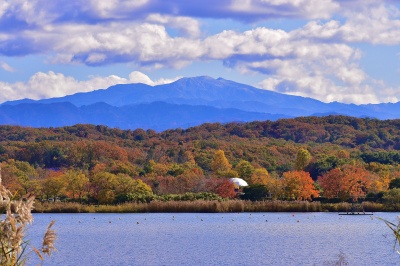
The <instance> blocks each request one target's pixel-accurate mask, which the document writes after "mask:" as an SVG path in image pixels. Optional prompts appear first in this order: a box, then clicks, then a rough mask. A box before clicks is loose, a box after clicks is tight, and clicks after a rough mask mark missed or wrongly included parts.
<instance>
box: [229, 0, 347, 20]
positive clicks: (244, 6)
mask: <svg viewBox="0 0 400 266" xmlns="http://www.w3.org/2000/svg"><path fill="white" fill-rule="evenodd" d="M339 7H340V5H339V4H338V3H336V2H335V1H333V0H233V1H232V5H231V7H230V8H231V10H232V11H233V12H238V13H245V14H249V15H253V16H257V15H261V14H263V15H264V16H267V17H268V16H271V17H272V18H274V17H275V18H276V17H289V18H290V17H291V18H296V17H303V18H308V19H316V18H325V19H326V18H329V17H330V16H331V15H332V14H334V13H335V12H336V11H338V10H339ZM264 19H265V18H264Z"/></svg>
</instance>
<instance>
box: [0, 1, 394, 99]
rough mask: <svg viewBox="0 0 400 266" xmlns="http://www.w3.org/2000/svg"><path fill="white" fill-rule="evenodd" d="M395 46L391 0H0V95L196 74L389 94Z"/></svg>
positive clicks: (294, 88)
mask: <svg viewBox="0 0 400 266" xmlns="http://www.w3.org/2000/svg"><path fill="white" fill-rule="evenodd" d="M399 44H400V4H399V2H398V1H394V0H393V1H391V0H386V1H384V0H218V1H216V0H201V1H200V0H192V1H182V0H168V1H165V0H134V1H133V0H107V1H103V0H74V1H71V0H58V1H53V0H0V102H4V101H7V100H16V99H22V98H31V99H42V98H49V97H58V96H64V95H69V94H73V93H76V92H83V91H92V90H96V89H100V88H107V87H109V86H111V85H114V84H119V83H138V82H141V83H146V84H149V85H157V84H164V83H169V82H172V81H175V80H177V79H178V78H180V77H184V76H203V75H208V76H211V77H214V78H217V77H223V78H225V79H231V80H234V81H237V82H241V83H246V84H249V85H252V86H255V87H258V88H262V89H266V90H272V91H276V92H280V93H286V94H291V95H299V96H306V97H312V98H315V99H318V100H321V101H324V102H332V101H338V102H344V103H356V104H361V103H381V102H398V101H400V79H399V78H398V77H399V74H400V45H399Z"/></svg>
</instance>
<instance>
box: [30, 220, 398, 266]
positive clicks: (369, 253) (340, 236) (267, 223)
mask: <svg viewBox="0 0 400 266" xmlns="http://www.w3.org/2000/svg"><path fill="white" fill-rule="evenodd" d="M399 214H400V213H375V214H374V215H373V216H367V215H359V216H340V215H338V214H337V213H293V214H292V213H230V214H228V213H217V214H202V213H201V214H199V213H193V214H192V213H189V214H188V213H185V214H171V213H167V214H165V213H163V214H35V215H34V218H35V221H34V223H33V225H32V226H31V227H30V228H29V229H28V233H29V236H28V238H29V239H30V240H31V242H32V244H34V245H35V246H37V247H39V246H40V238H41V235H42V233H43V232H44V231H45V229H46V226H47V225H48V223H49V222H50V221H51V220H53V219H54V220H56V224H55V226H54V228H55V229H56V231H57V234H58V240H57V243H56V247H57V249H58V251H57V252H55V253H54V254H53V256H52V257H50V258H46V260H45V261H44V263H43V265H47V266H50V265H140V266H141V265H144V266H146V265H334V262H335V261H338V257H339V256H340V254H342V255H343V256H344V258H345V259H346V260H347V261H348V262H349V265H400V255H399V254H397V253H396V252H395V251H394V250H393V244H394V237H393V235H392V234H391V231H390V230H389V228H388V227H387V226H386V225H385V224H384V222H382V221H380V220H378V219H376V217H382V218H385V219H388V220H390V221H393V222H396V223H397V216H398V215H399ZM39 235H40V237H39ZM31 258H34V254H32V256H31ZM28 265H38V261H37V260H36V259H31V260H30V261H29V263H28Z"/></svg>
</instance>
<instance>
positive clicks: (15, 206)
mask: <svg viewBox="0 0 400 266" xmlns="http://www.w3.org/2000/svg"><path fill="white" fill-rule="evenodd" d="M33 204H34V196H27V197H25V198H24V199H21V200H14V199H13V196H12V194H11V192H10V191H9V190H8V189H6V188H5V187H4V186H3V184H2V183H1V168H0V210H1V213H0V214H1V216H0V265H9V266H15V265H25V263H26V260H27V258H28V256H29V254H31V253H32V252H33V253H36V254H37V255H38V257H39V258H40V259H41V260H43V259H44V255H51V253H52V252H53V251H54V250H55V247H54V242H55V239H56V233H55V231H54V230H53V229H52V226H53V224H54V221H52V222H51V223H50V225H49V226H48V228H47V231H46V233H45V235H44V238H43V244H42V248H41V249H40V250H39V249H37V248H35V247H33V246H31V245H29V241H27V240H26V239H25V232H26V227H27V225H28V224H30V223H32V221H33V216H32V209H33Z"/></svg>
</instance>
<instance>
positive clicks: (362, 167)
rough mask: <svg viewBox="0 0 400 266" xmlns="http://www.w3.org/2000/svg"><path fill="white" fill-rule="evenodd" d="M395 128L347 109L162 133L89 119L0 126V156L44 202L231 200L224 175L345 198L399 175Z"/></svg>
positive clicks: (12, 181) (21, 188) (295, 192)
mask: <svg viewBox="0 0 400 266" xmlns="http://www.w3.org/2000/svg"><path fill="white" fill-rule="evenodd" d="M399 131H400V120H386V121H380V120H376V119H368V118H366V119H359V118H352V117H345V116H327V117H320V118H319V117H304V118H296V119H285V120H278V121H276V122H271V121H265V122H251V123H229V124H224V125H222V124H219V123H215V124H204V125H201V126H198V127H193V128H189V129H186V130H182V129H175V130H168V131H164V132H161V133H156V132H155V131H153V130H147V131H144V130H139V129H138V130H133V131H132V130H119V129H112V128H108V127H105V126H93V125H76V126H71V127H62V128H40V129H37V128H24V127H17V126H1V127H0V160H1V162H2V163H1V166H2V177H3V182H4V183H5V184H6V185H7V186H8V187H10V188H11V189H12V190H14V191H15V192H17V193H18V194H19V195H23V194H25V193H27V192H31V193H35V194H36V195H38V196H39V197H41V198H43V199H44V198H55V197H67V198H71V199H76V200H77V199H79V200H92V201H98V202H105V203H112V202H118V201H126V200H129V199H133V198H135V197H136V196H137V193H139V192H140V193H141V194H143V193H145V194H146V193H147V194H152V193H154V194H157V195H165V194H182V193H185V192H213V193H216V194H219V195H220V196H223V197H232V196H234V194H232V193H231V189H232V187H231V184H230V183H229V182H227V180H228V178H229V177H236V176H238V177H241V178H243V179H245V180H246V181H248V182H249V183H250V184H251V185H259V186H264V187H265V188H266V189H267V190H268V195H269V197H272V198H280V199H312V198H315V197H317V196H318V195H322V196H324V197H328V198H340V199H343V200H345V199H348V198H358V197H364V196H365V195H366V194H367V193H370V194H371V193H372V194H376V193H379V192H382V191H387V190H388V188H389V184H390V182H391V181H392V180H395V179H396V178H398V177H400V168H399V167H398V164H399V162H400V152H399V149H400V137H399V136H400V135H399ZM311 179H312V180H311ZM314 181H317V182H314ZM346 182H347V183H346ZM392 183H393V182H392ZM304 191H305V192H304Z"/></svg>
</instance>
